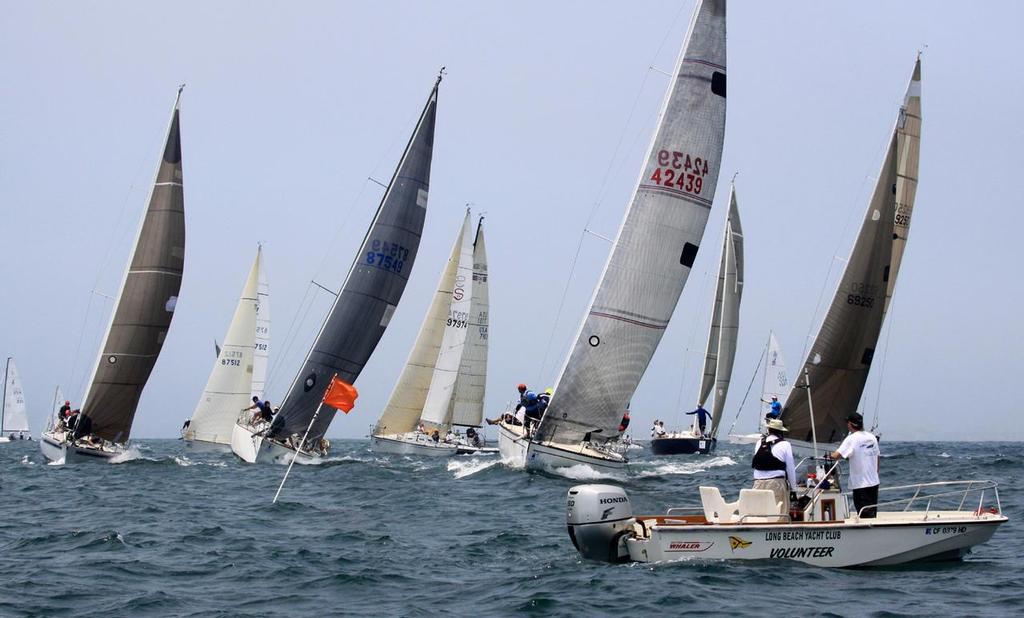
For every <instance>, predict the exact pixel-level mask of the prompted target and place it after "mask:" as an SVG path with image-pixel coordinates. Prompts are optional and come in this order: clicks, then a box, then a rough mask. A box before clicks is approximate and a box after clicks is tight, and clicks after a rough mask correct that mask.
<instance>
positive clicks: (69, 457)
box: [39, 86, 185, 463]
mask: <svg viewBox="0 0 1024 618" xmlns="http://www.w3.org/2000/svg"><path fill="white" fill-rule="evenodd" d="M182 88H184V86H182V87H181V88H179V89H178V96H177V97H176V98H175V101H174V107H173V108H172V110H171V119H170V124H169V126H168V128H167V137H166V140H165V142H164V148H163V152H162V153H161V157H160V161H159V163H158V165H157V171H156V178H155V180H154V182H153V185H152V187H151V189H150V194H149V199H148V200H147V205H146V209H145V211H144V213H143V217H142V221H141V222H140V224H139V228H138V232H137V234H136V237H135V242H134V247H133V250H132V257H131V260H130V261H129V262H128V267H127V268H126V269H125V272H124V276H123V278H122V280H121V286H120V290H119V292H118V295H117V300H116V301H115V303H114V310H113V312H112V314H111V316H110V322H109V324H108V325H107V330H106V334H105V336H104V338H103V345H102V346H101V347H100V351H99V355H98V358H97V359H96V364H95V365H94V366H93V367H94V368H93V371H92V376H91V377H90V378H89V387H88V390H87V391H86V395H85V397H84V398H83V404H82V408H81V412H80V413H79V414H78V415H76V416H75V421H74V422H75V426H74V427H73V428H72V429H73V431H72V430H71V429H68V428H66V427H65V426H64V424H63V421H62V420H58V422H57V423H56V425H55V426H54V427H53V428H51V429H49V430H47V431H44V432H43V433H42V436H41V439H40V441H39V448H40V449H41V450H42V452H43V455H45V456H46V458H47V459H49V460H51V461H64V463H73V462H78V461H106V460H109V459H110V458H112V457H114V456H116V455H118V454H120V453H122V452H124V451H125V450H126V444H127V442H128V439H129V437H130V435H131V429H132V421H133V420H134V418H135V412H136V410H137V408H138V405H139V399H140V397H141V396H142V391H143V389H144V388H145V386H146V382H147V381H148V380H149V376H150V374H151V372H152V371H153V367H154V365H156V361H157V358H158V357H159V355H160V350H161V349H162V348H163V345H164V341H165V340H166V338H167V332H168V330H169V329H170V326H171V321H172V318H173V317H174V310H175V307H176V306H177V303H178V293H179V291H180V290H181V280H182V273H183V269H184V262H185V200H184V185H183V176H182V153H181V131H180V120H181V118H180V104H181V90H182ZM66 429H67V430H66Z"/></svg>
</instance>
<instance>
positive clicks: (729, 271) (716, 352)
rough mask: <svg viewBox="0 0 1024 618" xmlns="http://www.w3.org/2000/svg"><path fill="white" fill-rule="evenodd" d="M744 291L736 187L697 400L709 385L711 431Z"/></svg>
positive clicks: (724, 391) (721, 403)
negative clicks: (712, 403) (712, 394)
mask: <svg viewBox="0 0 1024 618" xmlns="http://www.w3.org/2000/svg"><path fill="white" fill-rule="evenodd" d="M742 295H743V228H742V227H741V226H740V213H739V210H738V208H737V206H736V189H735V187H733V188H732V189H731V190H730V193H729V215H728V217H727V219H726V222H725V237H724V239H723V240H722V258H721V262H720V264H719V267H718V284H717V286H716V287H715V305H714V311H713V312H712V318H711V329H710V332H709V333H708V348H707V353H706V354H705V356H704V376H703V380H702V383H701V390H700V397H699V399H698V404H699V405H700V406H704V404H705V403H706V402H707V399H708V397H709V396H710V394H711V391H712V389H713V390H714V393H715V399H714V405H713V406H712V409H711V435H712V436H714V435H715V434H717V433H718V423H719V421H721V420H722V411H723V410H724V409H725V400H726V396H727V395H728V393H729V381H730V379H731V377H732V368H733V363H734V361H735V360H736V340H737V337H738V335H739V327H740V299H741V297H742Z"/></svg>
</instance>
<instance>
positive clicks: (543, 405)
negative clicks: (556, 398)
mask: <svg viewBox="0 0 1024 618" xmlns="http://www.w3.org/2000/svg"><path fill="white" fill-rule="evenodd" d="M554 392H555V391H554V390H553V389H550V388H548V389H544V392H543V393H541V394H539V395H537V406H538V407H539V408H540V416H538V418H541V417H543V416H544V410H547V409H548V404H549V403H551V395H552V394H553V393H554Z"/></svg>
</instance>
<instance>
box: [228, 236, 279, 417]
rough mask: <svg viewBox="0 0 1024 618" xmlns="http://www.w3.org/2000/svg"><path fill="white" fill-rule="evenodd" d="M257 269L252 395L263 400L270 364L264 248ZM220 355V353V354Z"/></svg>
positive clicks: (260, 252)
mask: <svg viewBox="0 0 1024 618" xmlns="http://www.w3.org/2000/svg"><path fill="white" fill-rule="evenodd" d="M256 267H257V269H258V270H259V288H258V292H257V299H258V301H259V302H257V303H256V343H255V344H254V345H253V356H252V394H253V395H255V396H256V397H259V398H260V399H263V394H264V393H263V390H264V389H265V388H266V384H267V365H268V364H269V362H270V284H269V283H268V282H267V269H266V268H265V267H264V266H263V247H262V246H261V247H260V248H259V250H258V251H257V253H256ZM218 353H219V352H218Z"/></svg>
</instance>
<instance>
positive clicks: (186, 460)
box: [171, 455, 228, 468]
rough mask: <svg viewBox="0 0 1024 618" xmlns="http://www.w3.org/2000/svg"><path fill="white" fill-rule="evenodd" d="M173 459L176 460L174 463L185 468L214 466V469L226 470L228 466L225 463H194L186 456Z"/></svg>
mask: <svg viewBox="0 0 1024 618" xmlns="http://www.w3.org/2000/svg"><path fill="white" fill-rule="evenodd" d="M171 459H173V460H174V463H176V464H178V465H179V466H183V467H188V466H213V467H214V468H226V467H227V466H228V465H227V464H226V463H224V462H223V461H192V460H191V459H189V458H188V457H186V456H184V455H182V456H181V457H178V456H174V457H172V458H171Z"/></svg>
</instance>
